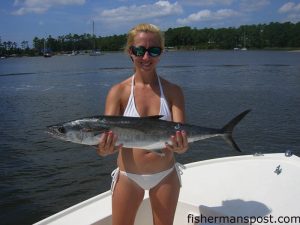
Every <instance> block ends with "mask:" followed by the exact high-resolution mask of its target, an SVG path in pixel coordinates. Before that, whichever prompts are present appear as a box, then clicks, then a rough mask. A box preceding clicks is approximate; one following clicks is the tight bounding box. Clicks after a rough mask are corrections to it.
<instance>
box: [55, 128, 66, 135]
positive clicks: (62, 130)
mask: <svg viewBox="0 0 300 225" xmlns="http://www.w3.org/2000/svg"><path fill="white" fill-rule="evenodd" d="M57 130H58V131H59V132H60V133H62V134H65V133H66V129H65V128H64V127H59V128H57Z"/></svg>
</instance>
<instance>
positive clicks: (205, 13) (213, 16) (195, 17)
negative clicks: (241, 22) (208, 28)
mask: <svg viewBox="0 0 300 225" xmlns="http://www.w3.org/2000/svg"><path fill="white" fill-rule="evenodd" d="M239 15H240V13H239V12H237V11H234V10H232V9H220V10H218V11H216V12H213V11H211V10H208V9H205V10H201V11H199V12H197V13H193V14H191V15H189V16H188V17H186V18H184V19H178V20H177V22H178V23H179V24H190V23H194V22H203V21H217V20H223V19H228V18H231V17H236V16H239Z"/></svg>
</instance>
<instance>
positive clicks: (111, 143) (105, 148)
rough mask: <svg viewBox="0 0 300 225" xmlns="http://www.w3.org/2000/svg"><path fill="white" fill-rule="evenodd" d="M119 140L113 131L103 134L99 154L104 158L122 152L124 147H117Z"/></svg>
mask: <svg viewBox="0 0 300 225" xmlns="http://www.w3.org/2000/svg"><path fill="white" fill-rule="evenodd" d="M117 140H118V136H117V135H116V134H114V133H113V132H112V131H109V132H105V133H103V134H102V136H101V138H100V143H99V145H98V149H97V153H98V154H99V155H100V156H103V157H104V156H107V155H111V154H113V153H115V152H117V151H119V150H121V149H122V147H123V145H122V144H120V145H119V146H116V143H117Z"/></svg>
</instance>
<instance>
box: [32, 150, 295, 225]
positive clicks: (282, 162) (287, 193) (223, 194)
mask: <svg viewBox="0 0 300 225" xmlns="http://www.w3.org/2000/svg"><path fill="white" fill-rule="evenodd" d="M186 168H187V169H186V170H184V171H183V175H182V184H183V186H182V188H181V192H180V196H179V201H178V205H177V210H176V214H175V219H174V225H185V224H186V225H187V224H189V225H190V224H200V222H202V223H201V224H205V221H204V219H205V218H206V219H208V218H211V219H214V220H215V221H214V222H215V223H211V221H210V222H209V221H206V223H207V224H229V223H226V222H224V221H223V222H222V223H221V221H220V218H222V217H224V218H225V217H227V219H231V220H234V219H237V218H238V217H243V218H244V219H245V218H251V217H253V219H254V218H256V219H258V221H256V222H260V218H261V219H267V218H270V217H273V220H274V221H276V222H277V223H279V221H278V219H279V218H282V219H284V218H286V220H288V219H291V218H292V217H295V216H298V217H299V215H300V207H299V202H300V188H299V186H300V176H299V174H300V158H299V157H297V156H291V157H286V156H285V155H284V154H267V155H264V156H252V155H251V156H237V157H227V158H219V159H213V160H206V161H200V162H195V163H190V164H187V165H186ZM201 216H202V221H199V220H200V219H201ZM283 217H284V218H283ZM294 219H295V220H296V219H297V218H294ZM298 219H299V220H300V218H298ZM299 220H298V223H299V222H300V221H299ZM75 221H76V224H77V225H80V224H82V225H86V224H97V225H110V224H111V193H110V191H108V192H105V193H103V194H100V195H98V196H95V197H93V198H91V199H88V200H86V201H84V202H82V203H79V204H77V205H75V206H73V207H71V208H68V209H66V210H64V211H62V212H59V213H57V214H55V215H53V216H51V217H49V218H46V219H44V220H42V221H40V222H38V223H36V225H44V224H51V225H58V224H59V225H68V224H74V222H75ZM208 222H209V223H208ZM231 222H232V221H231ZM265 222H267V221H266V220H265ZM152 224H153V223H152V215H151V209H150V202H149V197H148V195H147V194H146V195H145V198H144V201H143V203H142V205H141V207H140V209H139V211H138V214H137V217H136V221H135V225H152ZM231 224H233V223H231ZM234 224H242V223H238V222H236V223H234ZM253 224H262V223H253ZM265 224H267V223H265ZM289 224H293V223H289Z"/></svg>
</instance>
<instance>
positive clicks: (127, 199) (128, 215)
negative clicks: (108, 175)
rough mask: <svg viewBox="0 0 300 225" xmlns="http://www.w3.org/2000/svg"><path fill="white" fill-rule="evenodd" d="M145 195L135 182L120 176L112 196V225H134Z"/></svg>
mask: <svg viewBox="0 0 300 225" xmlns="http://www.w3.org/2000/svg"><path fill="white" fill-rule="evenodd" d="M144 193H145V191H144V189H142V188H141V187H139V186H138V185H137V184H136V183H135V182H134V181H132V180H130V179H129V178H128V177H127V176H124V175H122V174H119V177H118V180H117V183H116V186H115V188H114V192H113V196H112V224H113V225H133V224H134V220H135V216H136V213H137V211H138V208H139V206H140V204H141V202H142V201H143V198H144Z"/></svg>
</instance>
